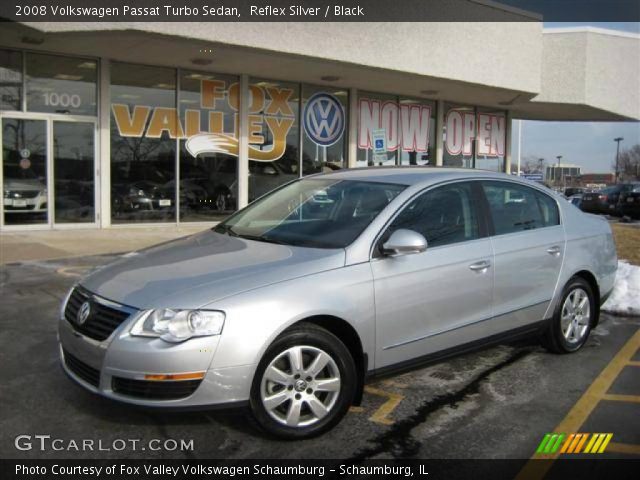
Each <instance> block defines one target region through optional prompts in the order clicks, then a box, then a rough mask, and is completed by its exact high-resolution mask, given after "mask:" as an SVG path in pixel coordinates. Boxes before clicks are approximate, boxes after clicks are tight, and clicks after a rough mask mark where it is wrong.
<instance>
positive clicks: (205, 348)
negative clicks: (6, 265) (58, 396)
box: [58, 314, 255, 408]
mask: <svg viewBox="0 0 640 480" xmlns="http://www.w3.org/2000/svg"><path fill="white" fill-rule="evenodd" d="M134 321H135V314H133V315H132V316H131V317H130V318H128V319H127V320H125V321H124V322H123V323H122V324H121V325H120V326H119V327H117V328H116V329H115V330H114V331H113V333H111V334H110V335H109V337H108V338H106V339H105V340H103V341H98V340H94V339H93V338H90V337H88V336H86V335H84V334H82V333H80V332H79V331H78V330H77V329H76V328H75V327H74V326H73V325H72V324H71V323H70V322H69V321H68V320H66V319H65V318H61V319H60V322H59V328H58V338H59V343H60V359H61V363H62V367H63V369H64V370H65V372H66V373H67V375H68V376H69V377H70V378H72V379H73V380H75V381H76V382H77V383H78V384H80V385H81V386H82V387H84V388H86V389H87V390H89V391H91V392H93V393H96V394H99V395H101V396H104V397H107V398H111V399H113V400H117V401H120V402H126V403H130V404H134V405H140V406H145V407H165V408H167V407H168V408H206V407H214V406H225V405H227V404H229V405H236V404H239V403H242V402H246V401H247V400H248V398H249V391H250V387H251V382H252V379H253V373H254V370H255V365H242V366H237V367H227V368H215V367H213V359H214V356H215V351H216V348H217V345H218V341H219V338H220V337H219V336H212V337H199V338H192V339H190V340H188V341H186V342H182V343H177V344H171V343H167V342H165V341H164V340H161V339H159V338H147V337H134V336H131V335H130V334H129V330H130V328H131V326H132V323H133V322H134ZM192 372H204V378H202V379H201V380H200V379H198V380H172V381H164V380H148V379H146V378H145V376H147V375H176V374H178V375H181V374H184V373H192Z"/></svg>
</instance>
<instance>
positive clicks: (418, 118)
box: [398, 98, 436, 165]
mask: <svg viewBox="0 0 640 480" xmlns="http://www.w3.org/2000/svg"><path fill="white" fill-rule="evenodd" d="M398 103H399V109H400V116H399V122H400V125H399V127H398V132H399V139H398V148H399V150H398V151H399V152H400V153H399V155H400V165H435V164H436V160H435V151H436V105H435V102H432V101H429V100H422V99H417V98H401V99H400V101H399V102H398Z"/></svg>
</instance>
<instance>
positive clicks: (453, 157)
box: [442, 104, 507, 172]
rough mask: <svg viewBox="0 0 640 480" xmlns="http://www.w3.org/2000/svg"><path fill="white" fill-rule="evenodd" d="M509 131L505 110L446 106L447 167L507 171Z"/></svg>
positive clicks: (445, 141)
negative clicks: (507, 136) (505, 160)
mask: <svg viewBox="0 0 640 480" xmlns="http://www.w3.org/2000/svg"><path fill="white" fill-rule="evenodd" d="M506 128H507V124H506V116H505V112H504V111H502V110H491V109H486V108H475V107H469V106H460V105H453V104H446V105H445V115H444V132H443V135H444V137H443V138H444V151H443V159H442V160H443V162H442V163H443V165H444V166H448V167H464V168H481V169H484V170H494V171H499V172H500V171H504V159H505V145H506Z"/></svg>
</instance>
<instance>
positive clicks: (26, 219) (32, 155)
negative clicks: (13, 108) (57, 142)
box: [1, 117, 49, 226]
mask: <svg viewBox="0 0 640 480" xmlns="http://www.w3.org/2000/svg"><path fill="white" fill-rule="evenodd" d="M1 136H2V192H3V201H2V215H3V225H5V226H13V225H20V226H27V225H47V224H49V214H48V213H49V201H48V193H47V191H48V189H47V185H48V181H49V162H48V148H47V147H48V142H47V136H48V135H47V121H46V120H35V119H34V120H32V119H22V118H6V117H4V118H2V132H1Z"/></svg>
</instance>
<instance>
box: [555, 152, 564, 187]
mask: <svg viewBox="0 0 640 480" xmlns="http://www.w3.org/2000/svg"><path fill="white" fill-rule="evenodd" d="M556 158H557V159H558V165H557V166H556V174H555V175H554V176H553V180H554V181H556V182H557V183H558V185H560V182H558V174H559V173H560V160H562V155H558V156H557V157H556Z"/></svg>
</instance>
